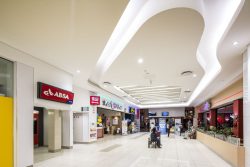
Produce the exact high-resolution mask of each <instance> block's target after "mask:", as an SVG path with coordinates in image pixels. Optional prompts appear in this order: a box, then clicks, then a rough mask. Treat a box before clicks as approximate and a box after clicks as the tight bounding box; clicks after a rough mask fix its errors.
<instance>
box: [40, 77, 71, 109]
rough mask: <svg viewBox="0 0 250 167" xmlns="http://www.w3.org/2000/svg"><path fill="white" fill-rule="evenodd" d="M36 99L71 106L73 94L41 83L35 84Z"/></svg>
mask: <svg viewBox="0 0 250 167" xmlns="http://www.w3.org/2000/svg"><path fill="white" fill-rule="evenodd" d="M37 98H39V99H45V100H50V101H55V102H60V103H66V104H73V100H74V93H72V92H70V91H67V90H64V89H60V88H57V87H55V86H51V85H48V84H45V83H42V82H37Z"/></svg>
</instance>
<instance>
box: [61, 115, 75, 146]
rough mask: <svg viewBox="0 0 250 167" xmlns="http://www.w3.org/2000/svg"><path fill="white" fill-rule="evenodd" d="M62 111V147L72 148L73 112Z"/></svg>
mask: <svg viewBox="0 0 250 167" xmlns="http://www.w3.org/2000/svg"><path fill="white" fill-rule="evenodd" d="M61 112H62V148H66V149H70V148H73V112H72V111H61Z"/></svg>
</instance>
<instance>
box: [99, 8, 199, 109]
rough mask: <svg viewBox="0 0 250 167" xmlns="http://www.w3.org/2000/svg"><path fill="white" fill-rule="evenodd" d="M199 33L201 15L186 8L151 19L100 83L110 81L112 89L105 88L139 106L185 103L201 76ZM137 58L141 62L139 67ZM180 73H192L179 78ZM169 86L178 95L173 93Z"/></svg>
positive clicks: (172, 10) (169, 11)
mask: <svg viewBox="0 0 250 167" xmlns="http://www.w3.org/2000/svg"><path fill="white" fill-rule="evenodd" d="M203 30H204V21H203V18H202V16H201V15H200V14H199V13H198V12H196V11H194V10H191V9H188V8H175V9H170V10H167V11H164V12H161V13H159V14H157V15H155V16H153V17H152V18H151V19H149V20H148V21H147V22H146V23H144V24H143V25H142V27H141V28H140V29H139V30H138V31H137V32H136V34H135V35H134V36H133V38H132V39H131V40H130V42H129V43H128V45H127V46H126V47H125V48H124V50H123V51H122V52H121V54H120V56H118V57H117V58H116V60H115V61H114V62H113V63H112V65H111V66H110V68H109V69H108V70H107V72H105V73H104V75H103V77H102V79H101V82H107V81H108V82H111V83H112V85H113V86H116V87H115V88H114V87H112V86H110V87H109V88H105V89H108V91H110V92H113V93H115V94H116V91H115V90H112V89H111V88H113V89H117V90H118V91H120V92H121V96H127V98H128V99H129V100H131V101H134V102H136V103H139V104H152V103H153V104H156V103H157V104H161V103H180V102H184V101H187V100H188V99H189V96H190V95H191V94H192V91H193V90H194V89H195V87H196V86H197V85H198V83H199V81H200V80H201V78H202V76H203V74H204V71H203V69H202V68H201V66H200V64H199V63H198V61H197V59H196V50H197V47H198V44H199V42H200V38H201V35H202V33H203ZM139 58H143V60H144V62H143V63H141V64H139V63H138V62H137V60H138V59H139ZM183 71H192V72H193V74H190V75H185V76H182V75H181V73H182V72H183ZM194 74H195V75H196V77H193V75H194ZM173 87H175V88H178V91H177V92H178V93H175V94H173ZM121 89H122V90H123V91H125V92H126V93H123V92H122V91H121ZM139 90H140V91H139ZM139 92H140V93H139ZM143 92H148V93H143ZM129 95H130V96H129ZM131 97H134V98H135V99H137V100H134V99H133V98H131Z"/></svg>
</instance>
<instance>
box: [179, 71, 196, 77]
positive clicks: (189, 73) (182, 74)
mask: <svg viewBox="0 0 250 167" xmlns="http://www.w3.org/2000/svg"><path fill="white" fill-rule="evenodd" d="M192 74H193V71H183V72H182V73H181V76H190V75H192Z"/></svg>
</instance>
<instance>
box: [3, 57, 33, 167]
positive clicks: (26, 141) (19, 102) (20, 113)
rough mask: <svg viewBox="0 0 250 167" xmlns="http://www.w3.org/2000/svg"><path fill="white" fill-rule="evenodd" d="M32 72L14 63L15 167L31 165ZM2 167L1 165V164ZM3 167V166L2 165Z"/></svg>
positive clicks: (24, 66) (28, 68) (30, 68)
mask: <svg viewBox="0 0 250 167" xmlns="http://www.w3.org/2000/svg"><path fill="white" fill-rule="evenodd" d="M33 76H34V71H33V68H32V67H29V66H27V65H25V64H22V63H18V62H17V63H16V84H15V87H16V91H15V94H16V95H15V101H16V104H15V105H16V106H15V109H16V110H15V116H16V125H15V126H16V134H15V144H16V149H15V159H16V162H15V164H16V165H15V166H16V167H24V166H25V167H26V166H32V165H33V147H34V145H33V107H34V103H33V101H34V92H33V88H34V78H33ZM1 165H3V164H1ZM3 166H4V165H3Z"/></svg>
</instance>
